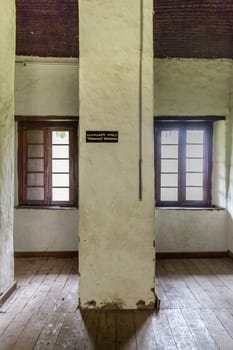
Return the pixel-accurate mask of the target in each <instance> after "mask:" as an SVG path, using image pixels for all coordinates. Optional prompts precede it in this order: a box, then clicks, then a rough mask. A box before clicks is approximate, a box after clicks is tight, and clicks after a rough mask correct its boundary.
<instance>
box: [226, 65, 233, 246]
mask: <svg viewBox="0 0 233 350" xmlns="http://www.w3.org/2000/svg"><path fill="white" fill-rule="evenodd" d="M232 74H233V63H232ZM232 74H231V77H232ZM226 134H227V142H226V149H227V157H226V191H227V213H228V215H227V224H228V225H227V228H228V249H229V250H230V251H231V252H233V80H232V79H231V80H230V91H229V114H228V118H227V133H226Z"/></svg>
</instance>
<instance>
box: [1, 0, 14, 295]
mask: <svg viewBox="0 0 233 350" xmlns="http://www.w3.org/2000/svg"><path fill="white" fill-rule="evenodd" d="M0 13H1V21H0V46H1V50H0V140H1V142H0V267H1V268H0V295H1V294H2V293H3V292H5V291H6V290H7V289H8V288H9V287H10V286H11V285H12V283H13V279H14V259H13V208H14V202H13V198H14V187H13V176H14V170H13V169H14V148H13V137H14V123H13V113H14V112H13V106H14V99H13V98H14V59H15V57H14V55H15V4H14V1H13V0H2V1H1V2H0Z"/></svg>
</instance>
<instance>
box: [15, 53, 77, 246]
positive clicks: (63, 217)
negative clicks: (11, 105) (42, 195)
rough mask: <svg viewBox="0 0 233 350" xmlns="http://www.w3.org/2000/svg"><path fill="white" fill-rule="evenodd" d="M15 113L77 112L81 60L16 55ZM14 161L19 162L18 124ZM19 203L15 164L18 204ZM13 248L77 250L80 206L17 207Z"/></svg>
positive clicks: (27, 114)
mask: <svg viewBox="0 0 233 350" xmlns="http://www.w3.org/2000/svg"><path fill="white" fill-rule="evenodd" d="M15 114H16V115H25V116H36V115H39V116H43V115H61V116H76V115H78V63H77V60H73V59H66V60H64V59H47V58H40V59H39V58H35V57H34V58H30V57H17V62H16V72H15ZM15 135H16V139H15V161H16V162H17V128H16V133H15ZM17 204H18V181H17V167H15V205H16V206H17ZM14 249H15V251H17V252H22V251H26V252H27V251H77V249H78V209H66V210H46V209H43V210H42V209H15V222H14Z"/></svg>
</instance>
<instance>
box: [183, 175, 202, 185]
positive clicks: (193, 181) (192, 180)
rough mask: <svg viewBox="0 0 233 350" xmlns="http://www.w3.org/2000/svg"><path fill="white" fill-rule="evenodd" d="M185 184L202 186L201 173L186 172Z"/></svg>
mask: <svg viewBox="0 0 233 350" xmlns="http://www.w3.org/2000/svg"><path fill="white" fill-rule="evenodd" d="M186 185H187V186H202V185H203V173H186Z"/></svg>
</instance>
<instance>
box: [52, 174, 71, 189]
mask: <svg viewBox="0 0 233 350" xmlns="http://www.w3.org/2000/svg"><path fill="white" fill-rule="evenodd" d="M52 179H53V181H52V182H53V186H61V187H66V186H69V184H70V181H69V174H53V175H52Z"/></svg>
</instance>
